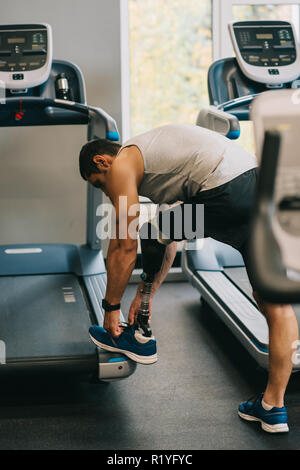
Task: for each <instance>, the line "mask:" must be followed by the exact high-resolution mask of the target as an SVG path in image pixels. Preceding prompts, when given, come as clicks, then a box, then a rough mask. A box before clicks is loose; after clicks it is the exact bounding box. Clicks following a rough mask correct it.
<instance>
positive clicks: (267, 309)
mask: <svg viewBox="0 0 300 470" xmlns="http://www.w3.org/2000/svg"><path fill="white" fill-rule="evenodd" d="M240 251H241V254H242V256H243V259H244V261H245V266H246V269H247V265H248V259H249V256H250V254H249V251H248V243H247V242H246V243H245V244H244V246H243V247H242V248H241V249H240ZM253 297H254V299H255V301H256V303H257V305H258V308H259V310H260V311H261V313H262V314H263V315H264V317H265V318H266V320H267V323H268V327H269V376H268V383H267V386H266V389H265V392H264V398H263V399H264V401H265V402H266V403H267V404H268V405H272V406H276V407H278V408H281V407H283V406H284V394H285V391H286V387H287V384H288V381H289V378H290V375H291V372H292V368H293V361H292V358H293V354H294V352H295V349H296V348H297V346H295V345H296V344H297V340H298V322H297V319H296V315H295V312H294V309H293V307H292V306H291V305H280V304H273V303H270V302H265V301H264V300H263V299H262V298H261V297H260V295H259V294H258V292H255V291H253Z"/></svg>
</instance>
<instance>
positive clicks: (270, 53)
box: [182, 21, 300, 371]
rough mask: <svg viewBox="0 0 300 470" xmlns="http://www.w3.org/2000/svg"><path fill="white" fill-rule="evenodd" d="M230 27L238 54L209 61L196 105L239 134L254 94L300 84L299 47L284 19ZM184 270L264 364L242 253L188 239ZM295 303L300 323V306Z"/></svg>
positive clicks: (261, 323) (262, 327) (218, 125)
mask: <svg viewBox="0 0 300 470" xmlns="http://www.w3.org/2000/svg"><path fill="white" fill-rule="evenodd" d="M229 32H230V34H231V38H232V42H233V46H234V49H235V53H236V57H235V58H231V57H230V58H224V59H220V60H217V61H216V62H214V63H213V64H212V65H211V67H210V69H209V72H208V90H209V99H210V106H208V107H207V108H205V109H203V110H201V111H200V113H199V116H198V119H197V124H198V125H200V126H202V127H207V128H210V129H212V130H215V131H217V132H220V133H222V134H223V135H226V136H227V137H228V138H238V136H239V121H243V120H250V111H249V105H251V103H252V101H253V100H255V99H256V97H258V96H260V95H261V94H263V92H266V91H268V92H270V90H273V91H272V93H275V94H276V93H279V90H285V89H291V88H298V87H299V86H300V78H299V73H300V49H299V45H298V44H297V41H296V39H295V38H296V34H295V30H294V27H293V25H292V24H291V23H288V22H283V21H241V22H236V23H232V24H230V25H229ZM254 119H255V116H254ZM182 270H183V272H184V273H185V275H186V276H187V278H188V280H189V281H190V282H191V284H192V285H193V286H194V287H195V288H196V289H197V290H198V291H199V292H200V294H201V298H202V299H203V300H204V301H205V302H206V303H207V304H209V306H210V307H211V308H212V309H213V310H214V311H215V312H216V313H217V315H218V316H219V317H220V318H221V319H222V321H224V323H225V324H226V325H227V326H228V327H229V328H230V330H231V331H232V333H233V334H234V335H235V336H236V338H237V339H238V340H239V341H240V342H241V343H242V344H243V346H244V347H245V348H246V349H247V350H248V352H249V353H250V355H251V356H252V357H253V358H254V359H255V361H256V362H257V363H258V364H259V366H261V367H262V368H264V369H268V326H267V322H266V320H265V318H264V316H263V315H262V314H261V313H260V311H259V310H258V308H257V305H256V303H255V300H254V298H253V296H252V287H251V285H250V282H249V279H248V276H247V272H246V269H245V266H244V262H243V258H242V256H241V254H240V253H239V252H238V251H237V250H235V249H234V248H232V247H230V246H228V245H226V244H224V243H221V242H218V241H216V240H214V239H211V238H206V239H202V240H191V241H186V242H185V246H184V248H183V250H182ZM294 307H295V311H296V315H297V319H298V321H299V323H300V306H297V305H295V306H294ZM293 370H294V371H298V370H300V364H294V369H293Z"/></svg>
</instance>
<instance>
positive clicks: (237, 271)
mask: <svg viewBox="0 0 300 470" xmlns="http://www.w3.org/2000/svg"><path fill="white" fill-rule="evenodd" d="M223 272H224V273H225V274H226V276H227V277H228V278H229V279H230V280H231V281H232V282H233V283H234V284H235V285H236V286H237V287H238V288H239V289H240V290H241V291H242V292H243V293H244V294H245V295H246V296H247V297H248V298H249V299H250V300H251V302H254V303H255V300H254V298H253V295H252V287H251V284H250V281H249V278H248V274H247V271H246V268H241V267H239V268H224V271H223Z"/></svg>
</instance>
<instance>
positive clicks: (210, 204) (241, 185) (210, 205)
mask: <svg viewBox="0 0 300 470" xmlns="http://www.w3.org/2000/svg"><path fill="white" fill-rule="evenodd" d="M257 171H258V170H257V168H253V169H252V170H249V171H246V172H245V173H243V174H241V175H239V176H237V177H236V178H234V179H233V180H231V181H229V182H228V183H225V184H223V185H221V186H218V187H217V188H213V189H210V190H208V191H202V192H200V193H199V194H198V195H197V196H195V197H193V198H192V199H190V200H188V201H186V202H185V203H183V204H180V205H178V206H176V207H175V208H171V209H168V210H167V211H164V212H162V213H160V214H159V228H160V230H161V231H162V232H163V233H165V230H162V228H163V227H164V225H163V219H164V217H165V216H166V214H168V212H169V211H173V212H176V211H177V212H178V214H179V212H181V216H180V218H181V221H182V224H183V223H184V220H185V218H184V211H185V206H186V205H187V204H189V205H192V206H194V207H196V205H198V204H203V205H204V226H203V235H204V237H211V238H214V239H215V240H218V241H220V242H223V243H226V244H228V245H231V246H232V247H233V248H236V249H237V250H239V251H240V252H241V253H242V255H243V257H244V259H245V258H247V242H248V237H249V228H250V221H251V215H252V210H253V206H254V201H255V192H256V182H257ZM193 216H195V214H194V212H193ZM193 218H194V217H193ZM174 219H176V215H175V218H174V216H173V219H172V220H174ZM192 225H193V226H195V221H194V220H193V222H192ZM182 233H185V230H184V227H183V230H182ZM165 238H169V239H170V240H174V241H175V240H177V241H179V240H186V239H187V237H185V236H182V237H180V236H179V237H177V236H175V234H174V231H172V227H171V230H170V231H169V233H168V234H167V235H166V237H165ZM196 238H199V237H198V236H197V237H196ZM246 261H247V260H246V259H245V264H246Z"/></svg>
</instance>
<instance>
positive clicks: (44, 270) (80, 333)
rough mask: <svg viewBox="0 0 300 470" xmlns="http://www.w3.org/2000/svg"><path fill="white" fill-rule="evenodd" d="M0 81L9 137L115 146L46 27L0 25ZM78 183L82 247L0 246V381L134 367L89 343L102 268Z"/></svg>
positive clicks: (0, 109) (93, 221) (105, 119)
mask: <svg viewBox="0 0 300 470" xmlns="http://www.w3.org/2000/svg"><path fill="white" fill-rule="evenodd" d="M0 81H1V82H0V83H1V84H2V91H3V90H4V93H3V94H2V97H1V104H0V126H1V127H11V126H13V127H15V130H16V138H17V136H18V127H20V126H21V127H22V126H57V125H70V124H73V125H74V124H76V125H85V126H87V138H88V140H91V139H94V138H106V139H110V140H116V141H118V140H119V134H118V130H117V126H116V123H115V121H114V120H113V119H112V118H111V117H110V116H109V115H108V114H107V113H106V112H105V111H103V110H102V109H100V108H96V107H92V106H88V105H87V104H86V98H85V84H84V78H83V75H82V73H81V71H80V70H79V68H78V67H77V66H76V65H74V64H72V63H71V62H68V61H63V60H52V31H51V27H50V26H49V25H47V24H16V25H2V26H0ZM37 129H38V127H37ZM76 164H77V163H76V160H75V159H74V165H76ZM0 165H1V161H0ZM16 171H17V170H16ZM87 186H88V187H87V238H86V244H84V245H72V244H64V243H61V244H44V243H42V240H41V243H38V244H36V243H34V244H25V245H12V244H7V245H5V246H0V325H1V328H0V376H3V377H4V376H6V375H11V374H15V375H21V374H23V373H30V374H31V375H32V374H35V373H37V374H40V373H42V372H46V373H47V374H49V373H52V372H53V373H54V374H58V373H59V374H63V376H64V377H67V376H71V375H76V376H77V375H78V376H83V375H84V376H87V377H93V379H94V380H95V379H96V381H97V380H98V379H99V380H101V381H114V380H119V379H124V378H126V377H128V376H130V375H131V374H133V372H134V371H135V369H136V363H135V362H133V361H131V360H130V359H128V358H127V357H125V356H122V355H121V354H116V353H108V352H106V351H103V350H100V349H96V348H95V346H94V345H93V344H92V343H91V341H90V339H89V334H88V330H89V327H90V326H91V325H92V324H99V325H102V324H103V318H104V312H103V310H102V306H101V301H102V299H103V298H104V296H105V290H106V270H105V264H104V259H103V255H102V250H101V240H100V239H98V237H97V233H96V226H97V223H98V222H99V216H98V215H97V209H98V208H99V205H101V203H102V192H101V191H100V190H99V189H97V190H96V189H95V188H93V187H92V186H91V185H87ZM37 223H38V222H37ZM121 320H123V317H122V316H121Z"/></svg>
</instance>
